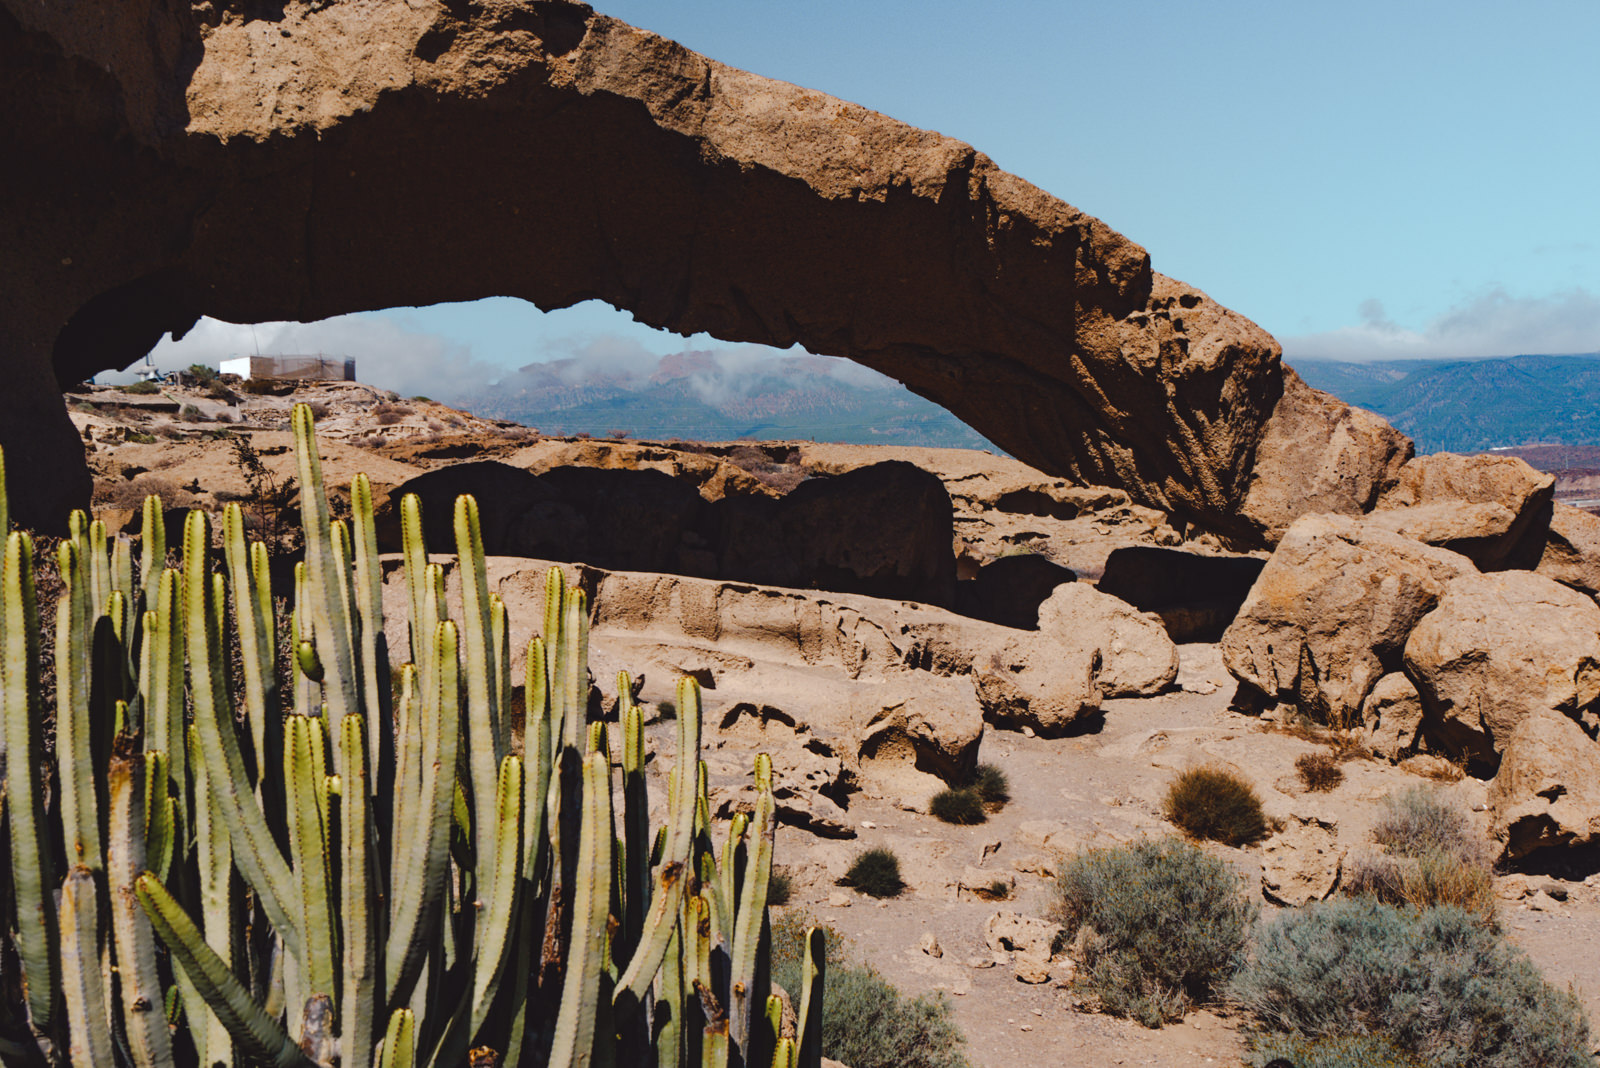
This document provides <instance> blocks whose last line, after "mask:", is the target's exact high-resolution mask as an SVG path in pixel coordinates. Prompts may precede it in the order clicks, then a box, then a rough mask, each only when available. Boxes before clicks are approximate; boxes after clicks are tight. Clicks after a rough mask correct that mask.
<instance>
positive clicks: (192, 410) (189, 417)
mask: <svg viewBox="0 0 1600 1068" xmlns="http://www.w3.org/2000/svg"><path fill="white" fill-rule="evenodd" d="M178 420H179V421H180V422H184V423H204V422H207V419H206V417H205V414H204V413H202V412H201V411H200V409H199V408H196V407H195V406H194V405H192V404H185V405H184V406H183V407H181V408H179V409H178Z"/></svg>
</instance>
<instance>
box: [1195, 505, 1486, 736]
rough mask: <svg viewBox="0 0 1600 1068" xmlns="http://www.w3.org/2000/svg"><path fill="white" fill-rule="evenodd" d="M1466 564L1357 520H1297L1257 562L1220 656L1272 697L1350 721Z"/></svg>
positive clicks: (1467, 569) (1397, 661)
mask: <svg viewBox="0 0 1600 1068" xmlns="http://www.w3.org/2000/svg"><path fill="white" fill-rule="evenodd" d="M1473 571H1474V569H1473V566H1472V562H1471V561H1469V560H1468V559H1466V557H1463V556H1459V555H1457V554H1455V553H1452V552H1449V551H1448V550H1445V549H1438V548H1434V547H1433V546H1430V545H1423V544H1422V543H1421V542H1417V541H1412V540H1411V539H1410V538H1404V537H1401V536H1400V535H1398V534H1394V533H1391V532H1389V531H1386V530H1379V529H1373V528H1371V527H1369V526H1367V525H1366V524H1365V523H1364V522H1362V521H1361V520H1358V519H1354V518H1350V517H1346V516H1338V515H1311V516H1305V517H1303V518H1301V519H1299V520H1297V521H1296V522H1295V523H1294V525H1293V526H1291V527H1290V528H1289V530H1288V532H1287V533H1286V534H1285V535H1284V536H1283V540H1282V541H1280V542H1279V543H1278V547H1277V549H1276V550H1275V551H1274V552H1273V554H1272V556H1271V558H1269V559H1268V560H1267V565H1266V567H1264V568H1262V570H1261V575H1260V577H1259V578H1257V579H1256V583H1255V585H1254V586H1252V587H1251V589H1250V595H1249V596H1248V597H1247V598H1246V599H1245V603H1244V606H1243V607H1242V608H1241V609H1240V610H1239V615H1238V618H1236V619H1235V620H1234V622H1233V625H1232V626H1230V627H1229V628H1228V630H1227V632H1226V633H1225V634H1223V636H1222V658H1223V663H1224V664H1226V665H1227V668H1228V670H1229V671H1230V672H1231V673H1232V674H1233V675H1234V677H1235V678H1237V679H1239V681H1240V682H1243V683H1245V684H1246V685H1247V686H1249V687H1250V688H1252V689H1253V690H1255V691H1256V692H1257V693H1258V694H1260V695H1262V696H1263V697H1264V698H1266V699H1267V700H1269V701H1286V702H1292V703H1294V704H1297V705H1299V706H1300V707H1301V708H1302V709H1303V710H1304V711H1306V712H1308V713H1310V714H1311V715H1313V716H1315V717H1317V718H1319V719H1323V720H1326V721H1328V722H1330V723H1335V724H1344V725H1350V724H1354V723H1355V722H1356V721H1357V720H1358V718H1359V716H1360V712H1361V706H1362V702H1363V701H1365V700H1366V697H1367V694H1368V693H1369V692H1370V691H1371V690H1372V687H1373V685H1374V684H1375V683H1376V682H1377V681H1378V679H1379V678H1381V677H1382V676H1383V675H1385V674H1387V673H1389V672H1392V671H1396V670H1399V668H1400V661H1401V650H1402V649H1403V648H1404V646H1405V642H1406V638H1407V637H1408V636H1409V635H1410V633H1411V628H1412V627H1413V626H1414V625H1415V624H1416V622H1417V621H1418V620H1419V619H1421V618H1422V617H1423V616H1424V615H1426V614H1427V613H1428V612H1429V611H1431V610H1432V609H1433V607H1434V606H1435V605H1436V604H1438V602H1439V598H1440V597H1441V596H1442V595H1443V593H1444V590H1445V586H1446V584H1448V583H1449V582H1450V581H1451V580H1452V579H1454V578H1456V577H1458V576H1460V575H1465V574H1469V573H1472V572H1473Z"/></svg>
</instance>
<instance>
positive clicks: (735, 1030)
mask: <svg viewBox="0 0 1600 1068" xmlns="http://www.w3.org/2000/svg"><path fill="white" fill-rule="evenodd" d="M293 427H294V432H295V446H296V453H297V457H298V464H299V472H300V482H301V494H302V496H301V515H302V518H303V522H304V525H305V541H306V560H305V562H304V563H303V564H301V565H298V566H297V568H296V583H295V591H294V593H295V597H294V605H293V609H292V615H291V617H290V621H291V643H292V651H293V653H294V655H293V656H292V657H291V658H290V661H291V664H292V667H291V668H290V675H289V676H288V677H286V678H285V679H284V680H283V681H282V683H280V681H279V675H278V655H279V650H278V649H277V648H276V647H275V641H274V639H275V633H276V631H275V628H276V614H277V610H276V608H275V606H274V603H273V599H272V590H271V584H270V581H269V578H268V566H267V565H268V559H267V550H266V548H265V546H264V545H262V544H261V543H259V542H251V541H250V540H249V539H248V537H247V532H246V530H245V524H244V516H243V512H242V511H241V510H240V509H239V508H238V507H237V506H236V505H230V506H229V507H228V508H227V509H225V510H224V512H223V514H222V519H221V529H220V545H221V550H222V552H221V561H220V569H219V564H218V563H217V562H215V561H214V560H213V552H212V548H213V547H212V530H211V525H210V523H209V521H208V519H207V517H206V516H205V515H203V514H201V513H198V512H196V513H191V514H190V515H189V516H188V519H187V521H186V523H185V524H184V536H183V545H182V556H183V561H182V568H181V569H179V570H173V569H168V568H167V567H166V557H167V554H166V538H165V531H166V523H165V516H164V515H163V514H162V510H161V507H160V502H159V501H158V500H156V499H155V498H150V499H148V500H146V502H145V506H144V510H143V537H142V543H141V546H140V550H139V552H138V554H137V571H136V568H135V553H134V551H133V548H132V546H131V545H130V544H129V543H128V542H127V541H126V540H125V539H122V538H113V537H111V536H110V535H109V534H108V533H107V531H106V529H105V527H104V525H103V524H100V523H97V522H93V521H91V520H90V519H89V518H88V517H87V516H85V515H83V514H82V513H77V514H75V515H73V516H72V517H71V521H70V523H69V529H70V531H71V535H70V537H69V538H68V539H67V540H66V541H64V542H63V543H62V544H61V547H60V550H59V553H58V564H59V567H60V572H61V577H62V583H63V588H64V592H63V594H62V597H61V599H60V601H59V602H58V603H57V605H56V606H55V607H56V614H55V620H54V622H55V626H56V648H57V664H56V702H55V725H56V737H57V748H56V760H55V768H56V781H57V782H59V783H60V788H59V789H58V790H57V791H56V793H55V795H54V797H53V798H51V799H50V804H49V807H47V803H46V797H45V793H44V791H43V790H42V789H41V787H40V776H39V775H38V770H39V768H40V766H41V761H42V760H43V758H44V747H43V740H44V736H45V735H44V727H45V723H44V720H45V710H44V708H43V707H42V699H41V692H40V681H39V679H40V665H39V620H38V610H37V606H36V603H35V592H34V586H33V567H34V562H33V546H32V542H31V540H30V539H29V537H28V536H27V535H26V534H24V533H21V532H16V533H9V535H8V536H7V537H6V539H5V554H4V561H3V564H0V720H3V723H0V728H3V729H0V763H3V766H4V769H5V778H4V784H3V785H4V789H3V790H0V814H3V819H0V826H5V827H7V828H8V829H9V852H10V857H9V860H10V869H9V871H8V872H7V873H6V876H7V877H6V878H4V879H0V894H3V895H5V897H6V900H4V901H0V914H3V915H5V916H14V917H15V918H16V927H15V929H11V928H10V927H9V926H8V925H0V940H4V941H7V942H9V943H10V944H11V946H12V947H13V948H14V952H15V956H16V959H18V960H20V962H21V966H22V978H23V986H24V989H25V991H26V997H25V1002H26V1004H25V1005H24V1006H19V1007H17V1008H16V1009H15V1010H14V1011H15V1012H20V1013H22V1019H21V1020H20V1021H19V1020H18V1019H17V1018H16V1017H15V1016H14V1015H7V1012H6V1011H0V1063H3V1064H5V1065H7V1066H9V1065H13V1064H19V1065H20V1064H27V1065H36V1064H51V1063H59V1062H63V1061H66V1062H70V1063H72V1064H74V1065H79V1064H85V1065H86V1064H96V1065H98V1064H132V1065H135V1066H137V1068H146V1066H165V1065H185V1066H187V1065H190V1064H196V1065H198V1064H204V1065H207V1066H211V1065H227V1066H232V1065H234V1064H273V1065H281V1066H302V1065H311V1064H315V1063H319V1062H324V1061H326V1060H327V1059H329V1058H331V1057H333V1056H335V1055H336V1056H337V1057H338V1059H339V1062H340V1063H341V1064H342V1065H345V1066H356V1068H366V1066H369V1065H379V1066H384V1068H391V1066H392V1068H411V1066H418V1065H422V1066H427V1065H447V1064H448V1065H454V1064H460V1063H467V1062H469V1061H470V1062H471V1063H480V1062H487V1061H486V1060H485V1059H486V1058H488V1059H490V1060H493V1061H495V1062H497V1063H499V1064H501V1065H520V1064H539V1065H546V1064H548V1065H553V1066H557V1068H568V1066H572V1065H587V1064H596V1065H604V1064H623V1065H633V1064H638V1065H647V1064H648V1065H650V1066H652V1068H663V1066H687V1065H701V1064H708V1065H718V1066H721V1065H734V1066H737V1068H757V1066H759V1068H765V1066H766V1065H767V1064H769V1063H772V1064H784V1065H787V1064H790V1063H791V1062H792V1063H794V1064H796V1065H798V1064H801V1063H804V1064H808V1065H809V1064H815V1063H817V1058H818V1057H819V1056H820V1048H819V1041H820V1005H821V1000H820V987H819V986H818V987H817V988H816V989H814V988H813V986H814V984H813V983H811V982H808V985H807V987H806V989H805V990H804V991H803V992H802V994H803V997H804V998H805V1000H804V1001H803V1003H802V1012H801V1018H802V1033H801V1035H800V1036H799V1038H800V1040H799V1043H798V1044H797V1045H796V1044H795V1043H793V1041H792V1040H780V1039H779V1036H777V1034H776V1033H775V1031H774V1030H773V1028H772V1027H771V1026H770V1025H769V1024H768V1022H767V1020H768V1016H767V1012H768V1005H769V997H768V993H769V981H768V978H767V975H768V967H767V963H766V958H765V955H766V953H767V948H766V947H767V942H768V938H769V935H768V933H767V919H766V896H767V879H768V876H769V874H770V871H771V860H772V843H773V830H774V827H775V821H776V810H775V804H774V801H773V797H772V774H771V762H770V761H769V760H767V759H766V757H765V756H763V757H761V758H759V759H758V760H757V763H756V769H755V780H756V787H757V798H756V804H755V808H754V811H753V812H752V813H750V814H748V815H741V816H740V817H738V818H737V819H736V820H735V821H734V823H733V825H732V826H731V827H730V829H729V833H728V836H727V838H726V839H725V840H724V844H723V847H722V859H721V863H720V864H719V859H718V855H717V851H716V848H715V847H714V845H713V841H712V834H711V831H712V828H711V824H710V817H709V811H710V810H709V805H708V802H707V797H706V769H705V765H704V763H703V762H702V761H701V760H700V758H699V753H700V729H701V723H700V701H699V690H698V687H697V686H696V684H695V683H694V682H693V680H688V679H686V680H683V681H682V682H681V683H680V684H679V690H678V695H677V696H678V700H677V709H678V714H677V747H676V753H675V757H674V759H673V761H672V767H671V770H670V773H669V775H668V784H669V788H668V795H669V796H668V799H667V800H668V803H667V807H666V812H665V817H666V818H665V822H664V823H663V824H662V825H661V826H659V827H652V825H651V820H650V803H649V791H648V784H647V781H646V776H645V768H646V759H645V737H644V731H645V710H644V709H643V708H641V707H639V706H638V705H637V704H635V702H634V701H633V694H632V681H631V679H630V678H629V677H628V676H627V675H626V674H625V673H624V674H623V675H622V676H621V677H619V679H618V695H619V703H618V709H617V724H616V730H617V731H618V732H619V734H620V737H619V741H620V747H619V752H618V753H617V754H616V756H617V757H619V758H620V767H616V768H614V766H613V753H612V749H611V745H610V742H609V734H610V730H609V728H608V727H607V726H606V725H605V724H604V723H603V722H600V721H596V722H590V718H589V717H590V705H591V702H590V697H589V695H590V681H589V669H588V623H589V609H588V601H587V594H586V593H585V591H583V590H582V589H579V588H569V587H568V586H567V583H566V581H565V577H564V575H563V574H562V572H561V571H560V570H559V569H553V570H552V571H551V573H550V575H549V579H548V582H547V583H546V604H545V611H544V615H543V627H542V628H541V633H539V634H536V635H534V636H532V637H531V638H530V639H529V640H528V643H527V647H526V648H527V655H526V658H525V664H524V671H523V675H522V679H521V682H522V693H521V703H522V708H523V729H522V732H521V736H520V738H518V737H517V736H516V735H515V733H514V732H513V729H512V722H513V718H514V707H515V703H516V696H517V695H516V692H515V689H514V687H513V679H512V674H511V637H512V631H513V627H514V623H513V621H512V620H511V619H510V618H509V615H508V613H507V611H506V606H505V604H504V603H503V602H502V601H501V600H500V598H499V597H498V596H497V594H496V593H495V591H494V590H493V589H492V588H491V586H490V584H489V582H488V579H487V568H486V560H485V557H484V553H483V541H482V535H481V532H480V528H479V517H478V508H477V504H476V502H475V501H473V500H472V499H471V498H470V497H463V498H461V499H460V500H459V501H458V502H457V505H456V509H455V514H454V516H453V520H454V534H455V543H456V545H455V547H456V551H457V553H456V558H455V562H454V564H453V569H454V575H453V576H452V580H451V584H450V588H451V589H453V590H455V591H457V594H456V596H451V595H450V593H449V591H448V590H447V587H446V572H445V568H444V567H443V566H442V565H441V563H440V562H439V561H437V560H430V559H429V558H428V554H427V551H426V547H425V546H424V544H423V538H422V516H421V505H420V502H419V501H418V500H417V499H416V498H415V497H410V496H408V497H407V498H406V499H405V500H403V501H401V502H400V504H399V512H400V517H401V529H402V536H403V548H404V552H403V553H402V554H401V556H400V558H399V565H400V566H401V568H402V569H403V572H404V574H403V586H404V590H405V595H404V596H405V604H406V608H407V622H406V628H405V633H404V635H403V636H400V637H401V640H402V643H403V645H402V647H403V648H406V649H407V652H408V657H406V658H403V659H405V660H406V662H405V663H402V664H401V665H399V667H398V669H397V670H396V671H394V672H393V673H391V672H390V669H389V661H388V657H389V641H388V638H387V635H386V631H385V627H384V620H383V599H382V598H383V581H382V577H383V562H382V561H380V560H379V558H378V555H377V537H376V525H375V523H374V509H373V502H372V490H371V485H370V484H369V483H368V482H367V480H366V479H365V477H364V476H363V477H358V478H357V479H356V481H355V483H354V485H353V486H352V488H351V504H352V519H351V524H350V526H348V527H347V526H346V525H345V524H344V523H343V522H340V521H337V520H335V519H333V518H332V514H331V509H330V508H329V506H328V502H327V498H326V495H325V492H324V488H323V483H322V474H321V462H320V457H319V456H318V453H317V448H316V441H315V438H314V434H313V427H312V418H311V413H310V411H309V409H307V408H306V407H305V406H304V405H300V406H297V407H296V409H295V412H294V418H293ZM3 470H4V469H3V459H0V483H3ZM5 516H6V511H5V504H4V493H3V484H0V533H6V532H5V530H4V523H5ZM456 612H459V615H456V616H455V618H452V615H453V614H454V613H456ZM231 649H236V650H237V658H236V659H235V660H234V661H233V662H234V663H236V664H237V665H238V669H237V677H235V674H234V672H233V671H232V670H230V668H229V662H230V650H231ZM236 695H237V697H236ZM113 736H115V737H114V739H113ZM619 784H620V787H621V789H620V792H619V791H617V789H616V787H617V786H618V785H619ZM614 798H615V799H616V800H615V801H614V800H613V799H614ZM52 827H59V828H61V830H62V832H63V837H62V839H61V840H60V841H56V840H54V839H53V837H52V836H53V834H54V832H53V831H52V830H51V828H52ZM58 854H61V855H65V856H66V857H67V858H68V867H67V870H66V871H65V872H60V873H58V872H57V871H56V868H55V861H54V859H53V858H54V857H55V856H56V855H58ZM241 881H242V883H243V885H244V886H245V887H247V888H248V890H249V892H248V893H240V892H239V889H238V885H237V884H239V883H240V882H241ZM58 890H59V891H60V895H59V903H58V901H57V900H56V897H57V891H58ZM0 951H6V952H10V950H8V949H7V948H6V947H4V946H0ZM807 974H808V975H809V976H811V977H812V979H813V980H815V984H820V982H821V972H820V967H817V968H812V967H811V964H810V959H809V955H808V971H807ZM163 1008H165V1009H166V1010H167V1011H165V1012H163V1011H162V1010H163ZM169 1018H170V1026H169Z"/></svg>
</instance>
